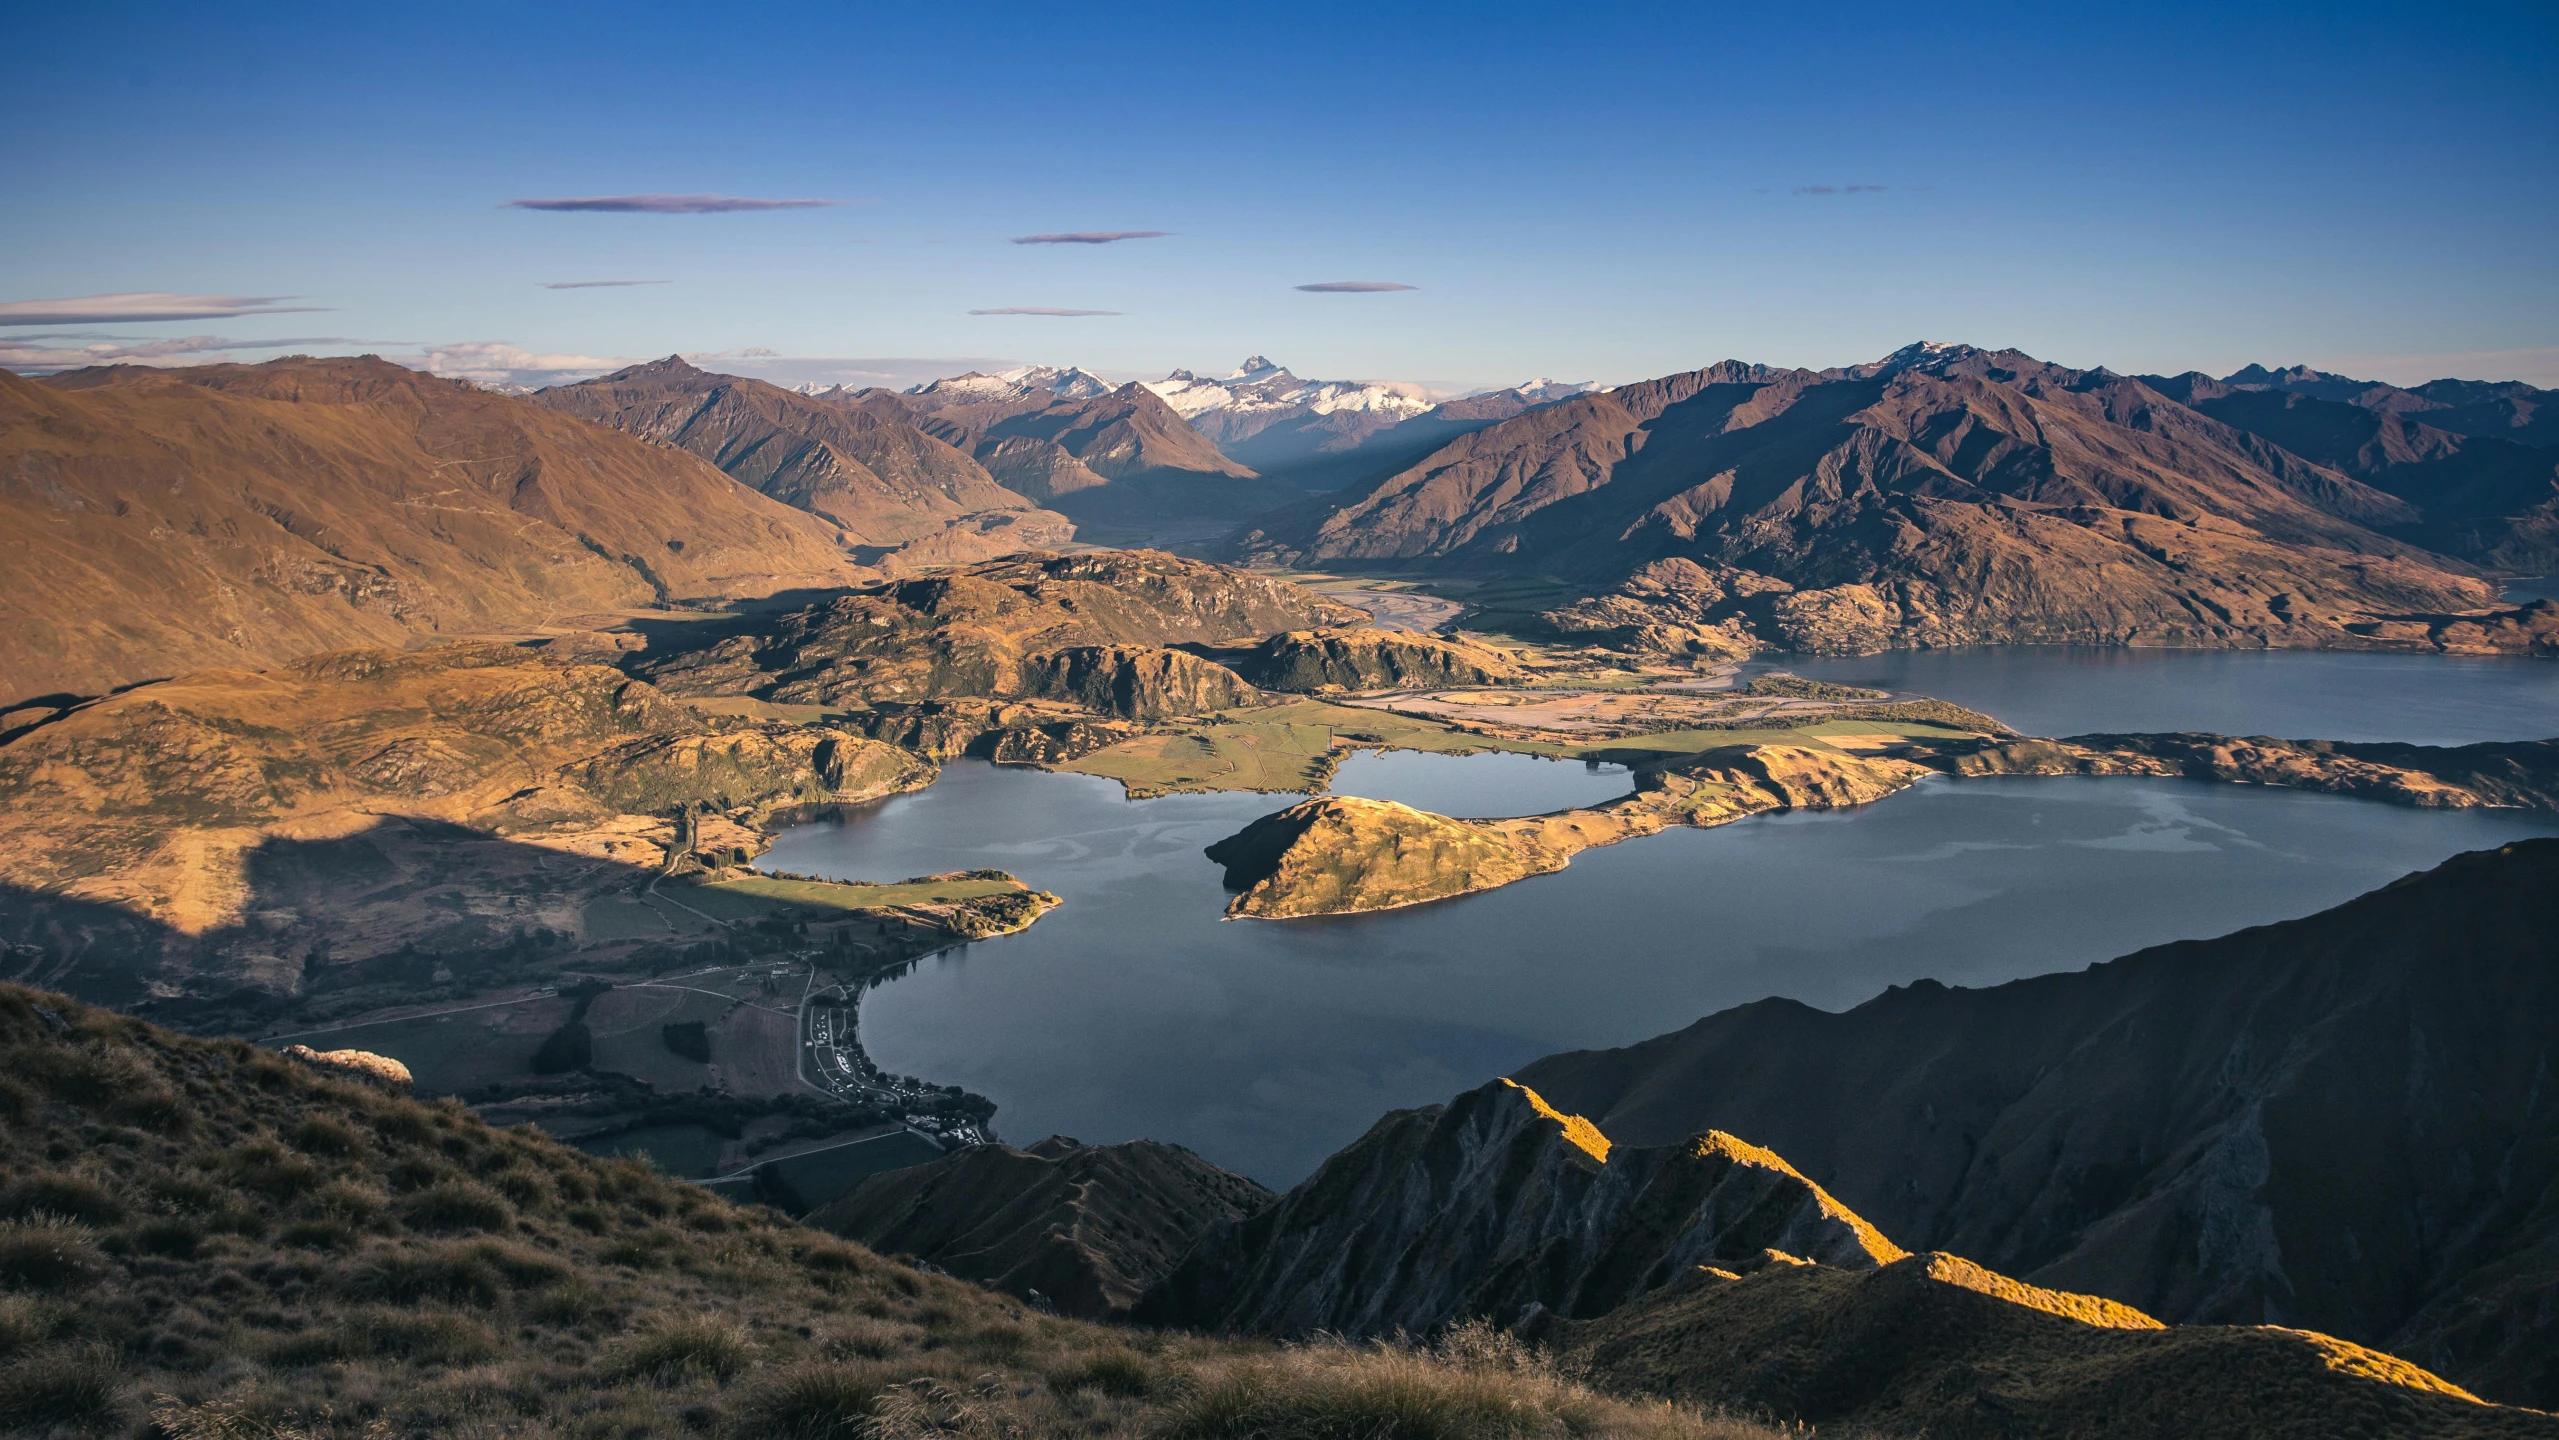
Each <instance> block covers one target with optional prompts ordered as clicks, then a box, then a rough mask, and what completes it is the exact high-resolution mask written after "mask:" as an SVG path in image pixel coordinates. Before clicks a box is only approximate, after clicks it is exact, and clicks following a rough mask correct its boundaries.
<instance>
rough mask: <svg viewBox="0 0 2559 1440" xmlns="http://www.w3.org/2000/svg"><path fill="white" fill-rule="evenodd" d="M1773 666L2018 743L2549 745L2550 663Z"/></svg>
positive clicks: (2553, 710) (2011, 656)
mask: <svg viewBox="0 0 2559 1440" xmlns="http://www.w3.org/2000/svg"><path fill="white" fill-rule="evenodd" d="M1785 668H1787V669H1789V670H1792V671H1794V672H1795V673H1797V674H1799V675H1802V676H1804V677H1805V678H1807V679H1812V680H1830V681H1835V682H1838V683H1840V684H1846V685H1878V686H1882V687H1883V688H1885V689H1888V690H1908V691H1915V692H1917V693H1919V694H1922V695H1934V696H1936V697H1937V698H1939V699H1941V700H1952V701H1954V702H1955V703H1956V704H1958V705H1968V706H1970V707H1972V708H1973V709H1975V710H1979V711H1982V712H1984V713H1986V714H1990V715H1995V716H1997V717H1999V718H2000V719H2001V720H2004V721H2006V722H2007V723H2009V724H2010V725H2013V726H2015V727H2016V728H2017V729H2019V730H2022V731H2024V732H2025V733H2027V734H2029V735H2084V734H2088V733H2090V732H2092V731H2117V732H2120V731H2128V730H2210V731H2214V732H2217V733H2219V734H2223V735H2279V736H2282V737H2284V738H2286V739H2291V740H2406V741H2410V742H2413V743H2415V744H2419V745H2468V744H2472V743H2474V742H2477V741H2481V740H2547V739H2550V738H2552V737H2554V736H2559V662H2554V661H2550V660H2518V659H2505V658H2500V657H2492V656H2477V657H2473V656H2444V655H2341V654H2331V653H2326V652H2321V651H2309V650H2124V649H2108V648H2100V647H2095V646H2076V645H2010V646H1983V647H1978V648H1971V649H1959V650H1897V651H1893V652H1891V653H1889V654H1883V655H1868V656H1863V657H1860V658H1858V659H1854V660H1814V659H1802V660H1791V661H1788V662H1786V666H1785Z"/></svg>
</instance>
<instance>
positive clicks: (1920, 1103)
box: [1519, 840, 2559, 1408]
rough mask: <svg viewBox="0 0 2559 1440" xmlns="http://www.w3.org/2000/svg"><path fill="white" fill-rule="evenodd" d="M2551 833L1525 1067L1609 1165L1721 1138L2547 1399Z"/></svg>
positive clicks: (2212, 1314) (1857, 1191) (1990, 1256)
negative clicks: (2309, 912)
mask: <svg viewBox="0 0 2559 1440" xmlns="http://www.w3.org/2000/svg"><path fill="white" fill-rule="evenodd" d="M2552 894H2559V840H2528V841H2523V842H2519V843H2517V844H2514V845H2510V846H2507V847H2505V848H2503V849H2501V850H2497V851H2490V852H2482V853H2478V854H2471V855H2464V856H2460V857H2457V858H2455V859H2453V860H2451V861H2448V862H2446V863H2445V864H2444V865H2442V866H2441V867H2439V868H2437V869H2435V870H2432V871H2428V872H2426V873H2424V874H2421V875H2416V876H2411V877H2409V878H2407V879H2404V880H2401V881H2399V882H2397V883H2395V884H2393V885H2390V886H2388V887H2385V888H2383V889H2381V890H2377V891H2374V892H2373V893H2371V894H2369V895H2366V896H2364V897H2362V898H2360V899H2357V900H2354V901H2351V902H2349V903H2347V904H2345V905H2342V906H2339V907H2337V908H2336V909H2333V910H2329V911H2326V912H2324V913H2322V914H2319V915H2315V916H2312V917H2309V918H2308V919H2303V920H2295V921H2288V922H2286V923H2283V924H2280V925H2271V926H2263V927H2259V928H2257V929H2253V930H2247V931H2243V932H2241V933H2239V934H2236V935H2231V936H2226V937H2224V938H2222V939H2218V940H2208V941H2191V942H2183V943H2179V944H2175V945H2166V946H2161V947H2158V948H2155V949H2151V950H2146V951H2143V952H2141V953H2139V954H2136V955H2133V956H2129V957H2127V958H2125V959H2121V960H2116V961H2113V962H2111V963H2108V964H2104V965H2097V966H2093V967H2090V968H2089V969H2087V970H2084V971H2079V972H2074V973H2069V974H2058V975H2047V976H2041V977H2038V978H2035V979H2031V980H2021V981H2017V982H2015V983H2013V984H2008V985H2001V986H1996V987H1993V988H1990V989H1985V990H1956V989H1949V988H1947V987H1945V986H1942V985H1937V984H1934V983H1929V982H1922V983H1919V984H1916V985H1911V986H1906V987H1897V988H1895V989H1893V990H1890V991H1887V992H1886V993H1885V994H1883V995H1881V996H1879V997H1877V998H1876V999H1874V1000H1871V1001H1868V1002H1867V1003H1866V1004H1864V1005H1861V1006H1858V1007H1857V1008H1855V1009H1853V1010H1850V1011H1847V1012H1845V1013H1843V1014H1826V1013H1824V1012H1821V1011H1817V1010H1813V1009H1811V1008H1810V1007H1807V1006H1804V1005H1800V1004H1797V1003H1795V1002H1793V1001H1786V1000H1767V1001H1761V1002H1759V1003H1757V1004H1753V1005H1745V1006H1741V1007H1738V1008H1736V1009H1733V1010H1729V1011H1725V1012H1723V1013H1721V1014H1718V1015H1714V1016H1710V1017H1708V1018H1706V1019H1704V1020H1701V1021H1699V1022H1697V1023H1696V1024H1695V1025H1692V1026H1690V1027H1689V1028H1687V1029H1686V1030H1682V1031H1680V1032H1678V1033H1676V1034H1672V1035H1666V1036H1663V1037H1660V1038H1659V1039H1655V1040H1650V1041H1646V1042H1645V1043H1643V1044H1641V1045H1637V1046H1631V1047H1628V1048H1626V1049H1623V1050H1614V1051H1592V1052H1578V1053H1572V1054H1565V1055H1557V1056H1551V1057H1549V1058H1547V1059H1545V1060H1541V1061H1539V1062H1537V1063H1536V1064H1534V1065H1531V1066H1529V1067H1528V1068H1527V1069H1526V1070H1524V1071H1522V1072H1520V1077H1519V1078H1520V1080H1521V1081H1522V1083H1524V1084H1528V1085H1531V1086H1534V1087H1535V1088H1536V1089H1537V1090H1538V1091H1539V1092H1540V1093H1542V1094H1545V1095H1547V1096H1548V1097H1550V1098H1551V1099H1552V1100H1553V1101H1554V1102H1555V1103H1556V1104H1557V1105H1558V1106H1560V1107H1562V1108H1565V1109H1570V1110H1574V1111H1578V1112H1580V1113H1582V1114H1586V1115H1590V1116H1592V1117H1593V1118H1594V1119H1595V1120H1596V1122H1597V1123H1598V1124H1599V1125H1600V1126H1601V1127H1602V1128H1604V1129H1605V1130H1606V1131H1607V1132H1608V1133H1609V1134H1610V1135H1611V1136H1612V1137H1614V1138H1615V1139H1617V1140H1618V1141H1619V1142H1620V1143H1621V1144H1625V1143H1635V1144H1661V1143H1669V1142H1671V1141H1673V1140H1676V1139H1678V1138H1680V1137H1683V1136H1686V1135H1690V1134H1694V1133H1696V1132H1697V1131H1700V1130H1703V1129H1708V1128H1717V1129H1724V1130H1729V1131H1734V1132H1737V1133H1742V1134H1747V1135H1750V1136H1753V1137H1754V1138H1756V1139H1758V1140H1761V1141H1763V1142H1765V1143H1767V1144H1769V1145H1771V1146H1773V1147H1774V1148H1776V1149H1778V1150H1779V1151H1781V1152H1782V1153H1784V1154H1785V1155H1786V1156H1787V1157H1788V1158H1789V1159H1790V1160H1792V1161H1793V1162H1794V1163H1795V1164H1796V1165H1797V1166H1798V1167H1800V1168H1801V1169H1802V1171H1803V1173H1805V1174H1806V1175H1808V1176H1810V1177H1812V1178H1813V1179H1814V1180H1816V1181H1818V1182H1819V1183H1821V1184H1822V1185H1823V1186H1824V1187H1825V1188H1826V1189H1827V1190H1829V1191H1830V1192H1831V1193H1833V1194H1835V1195H1837V1196H1839V1198H1840V1199H1841V1200H1842V1201H1843V1202H1844V1203H1846V1204H1848V1205H1851V1206H1853V1207H1855V1208H1856V1209H1857V1210H1858V1212H1859V1213H1861V1214H1864V1215H1866V1216H1868V1217H1870V1218H1872V1219H1873V1220H1875V1221H1876V1223H1878V1224H1879V1225H1881V1226H1883V1227H1884V1228H1885V1229H1886V1230H1887V1231H1888V1232H1889V1233H1891V1234H1893V1235H1894V1236H1896V1237H1897V1238H1900V1239H1902V1240H1903V1241H1905V1242H1906V1243H1915V1244H1920V1245H1925V1246H1928V1247H1931V1248H1937V1249H1945V1250H1951V1251H1955V1252H1957V1253H1960V1254H1964V1255H1968V1256H1971V1257H1974V1258H1975V1259H1977V1260H1979V1261H1980V1262H1981V1263H1983V1264H1985V1265H1989V1266H1992V1267H1994V1268H1996V1269H1998V1270H2000V1271H2003V1272H2005V1273H2008V1274H2011V1275H2015V1276H2017V1277H2019V1278H2020V1279H2022V1280H2025V1281H2027V1282H2030V1283H2034V1284H2038V1285H2046V1286H2051V1287H2055V1288H2061V1289H2068V1290H2073V1291H2084V1292H2087V1293H2091V1294H2095V1295H2101V1296H2104V1297H2106V1298H2108V1299H2111V1300H2115V1301H2118V1302H2121V1303H2124V1304H2128V1305H2132V1306H2136V1307H2138V1308H2140V1309H2141V1310H2143V1311H2145V1312H2148V1313H2150V1314H2153V1315H2157V1316H2159V1317H2161V1318H2163V1319H2166V1320H2171V1321H2181V1322H2209V1323H2236V1324H2282V1325H2298V1326H2305V1327H2310V1328H2314V1329H2317V1330H2321V1331H2325V1332H2327V1333H2329V1334H2333V1335H2337V1336H2341V1337H2343V1338H2344V1339H2346V1340H2349V1341H2353V1342H2355V1343H2357V1344H2362V1345H2371V1346H2375V1347H2378V1348H2381V1349H2385V1350H2387V1351H2389V1352H2391V1353H2392V1354H2394V1355H2398V1356H2401V1357H2403V1358H2405V1359H2406V1360H2408V1361H2411V1362H2413V1363H2415V1364H2419V1365H2423V1366H2425V1367H2426V1368H2428V1369H2430V1370H2433V1371H2436V1372H2439V1373H2441V1374H2444V1375H2446V1376H2449V1377H2450V1378H2451V1379H2453V1380H2454V1381H2456V1382H2458V1383H2459V1384H2461V1385H2463V1386H2466V1387H2467V1388H2469V1389H2471V1390H2474V1391H2476V1392H2477V1393H2479V1394H2481V1395H2484V1396H2487V1397H2488V1398H2490V1399H2493V1400H2502V1401H2505V1402H2508V1403H2516V1404H2525V1405H2535V1406H2540V1407H2543V1408H2554V1407H2559V1318H2554V1317H2559V1311H2554V1309H2553V1302H2552V1297H2553V1296H2559V1262H2554V1260H2553V1258H2552V1257H2553V1256H2554V1255H2559V1229H2554V1224H2555V1223H2559V1222H2554V1218H2553V1215H2552V1212H2551V1208H2550V1203H2549V1197H2550V1196H2551V1195H2552V1194H2553V1193H2554V1187H2559V1108H2554V1107H2553V1106H2552V1105H2551V1103H2550V1101H2549V1089H2548V1087H2549V1084H2550V1081H2549V1079H2548V1076H2549V1075H2550V1073H2552V1071H2553V1070H2554V1068H2559V1041H2554V1039H2553V1037H2554V1036H2559V932H2554V931H2553V929H2552V927H2551V926H2550V924H2549V908H2550V907H2549V899H2548V897H2549V896H2551V895H2552Z"/></svg>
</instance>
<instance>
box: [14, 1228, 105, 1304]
mask: <svg viewBox="0 0 2559 1440" xmlns="http://www.w3.org/2000/svg"><path fill="white" fill-rule="evenodd" d="M106 1263H107V1262H106V1257H105V1256H104V1255H101V1254H99V1253H98V1247H97V1246H95V1245H93V1244H91V1243H89V1232H88V1231H87V1230H86V1229H84V1228H82V1227H81V1226H78V1225H74V1224H72V1223H70V1222H69V1221H65V1220H55V1219H53V1218H51V1217H50V1216H39V1217H37V1218H35V1219H33V1220H16V1221H10V1222H8V1223H6V1224H0V1284H9V1285H22V1286H25V1287H27V1288H29V1289H34V1290H61V1289H66V1288H68V1287H70V1286H73V1285H77V1284H79V1283H81V1282H82V1281H84V1280H86V1279H88V1278H89V1277H90V1276H92V1275H95V1274H97V1273H98V1272H99V1271H100V1270H102V1269H104V1268H105V1267H106Z"/></svg>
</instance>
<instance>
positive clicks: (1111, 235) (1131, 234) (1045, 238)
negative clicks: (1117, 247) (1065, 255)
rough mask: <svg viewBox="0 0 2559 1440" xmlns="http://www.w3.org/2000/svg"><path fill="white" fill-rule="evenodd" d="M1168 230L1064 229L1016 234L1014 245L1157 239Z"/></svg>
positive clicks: (1076, 243) (1098, 243)
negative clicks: (1035, 233) (1055, 231)
mask: <svg viewBox="0 0 2559 1440" xmlns="http://www.w3.org/2000/svg"><path fill="white" fill-rule="evenodd" d="M1172 233H1173V232H1172V231H1170V230H1064V231H1060V232H1058V233H1057V234H1055V235H1016V236H1014V237H1013V243H1014V244H1016V245H1108V244H1111V243H1113V242H1115V241H1120V240H1158V239H1162V238H1163V237H1164V236H1167V235H1170V234H1172Z"/></svg>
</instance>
